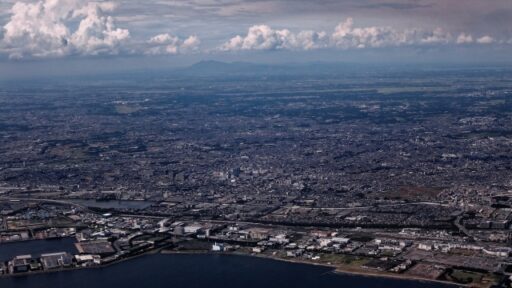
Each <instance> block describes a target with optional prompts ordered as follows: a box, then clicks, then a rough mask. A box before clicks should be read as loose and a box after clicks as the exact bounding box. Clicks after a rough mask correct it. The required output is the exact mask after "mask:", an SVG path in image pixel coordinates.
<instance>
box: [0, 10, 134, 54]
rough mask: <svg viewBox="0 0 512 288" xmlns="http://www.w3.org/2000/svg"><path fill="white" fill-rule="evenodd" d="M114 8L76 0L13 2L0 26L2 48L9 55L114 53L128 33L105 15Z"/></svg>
mask: <svg viewBox="0 0 512 288" xmlns="http://www.w3.org/2000/svg"><path fill="white" fill-rule="evenodd" d="M114 8H115V5H114V4H113V3H112V2H89V3H83V1H80V0H44V1H38V2H35V3H24V2H16V3H15V4H14V5H13V6H12V8H11V11H10V12H11V16H10V19H9V21H8V22H7V24H5V25H4V27H3V30H4V31H3V34H4V35H3V39H2V42H1V47H2V50H4V51H6V52H7V53H8V54H9V57H10V58H24V57H26V56H31V57H36V58H42V57H60V56H65V55H70V54H78V55H98V54H117V53H118V52H119V49H120V47H121V44H122V43H123V42H124V41H126V40H127V39H129V37H130V32H129V31H128V30H126V29H120V28H116V26H115V23H114V19H113V18H112V17H111V16H108V15H106V14H105V13H106V12H110V11H113V10H114ZM73 24H74V25H77V24H78V27H77V28H76V30H75V31H71V29H70V27H72V26H73Z"/></svg>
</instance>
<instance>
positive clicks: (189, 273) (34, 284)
mask: <svg viewBox="0 0 512 288" xmlns="http://www.w3.org/2000/svg"><path fill="white" fill-rule="evenodd" d="M0 287H2V288H18V287H24V288H47V287H75V288H76V287H78V288H81V287H83V288H88V287H96V288H112V287H123V288H139V287H151V288H168V287H173V288H180V287H183V288H185V287H187V288H188V287H222V288H231V287H233V288H235V287H237V288H238V287H244V288H245V287H247V288H253V287H254V288H274V287H275V288H282V287H294V288H310V287H326V288H330V287H333V288H340V287H341V288H344V287H347V288H348V287H350V288H352V287H353V288H368V287H371V288H389V287H393V288H418V287H422V288H444V287H454V286H453V285H447V284H443V283H435V282H418V281H412V280H401V279H389V278H375V277H366V276H359V275H349V274H338V273H333V270H332V269H331V268H329V267H323V266H315V265H307V264H300V263H288V262H283V261H276V260H272V259H263V258H258V257H250V256H239V255H219V254H152V255H144V256H140V257H137V258H134V259H130V260H128V261H123V262H120V263H117V264H115V265H110V266H105V267H99V268H96V269H80V270H68V271H59V272H55V273H42V274H34V275H27V276H22V277H6V278H1V279H0Z"/></svg>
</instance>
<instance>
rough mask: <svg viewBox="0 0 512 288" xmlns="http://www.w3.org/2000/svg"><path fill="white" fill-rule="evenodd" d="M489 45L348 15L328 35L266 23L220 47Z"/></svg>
mask: <svg viewBox="0 0 512 288" xmlns="http://www.w3.org/2000/svg"><path fill="white" fill-rule="evenodd" d="M475 42H476V43H480V44H489V43H493V42H495V40H494V39H493V38H492V37H490V36H484V37H481V38H478V39H476V40H475V39H474V38H473V36H472V35H471V34H466V33H461V34H459V35H458V36H457V37H454V36H453V35H452V34H451V33H450V32H448V31H446V30H444V29H443V28H440V27H438V28H435V29H432V30H427V29H417V28H410V29H402V30H400V29H395V28H393V27H387V26H382V27H381V26H369V27H356V26H355V25H354V20H353V19H352V18H348V19H346V20H345V21H343V22H341V23H339V24H338V25H337V26H336V27H335V28H334V31H333V32H332V33H331V34H330V35H329V34H327V33H325V32H315V31H310V30H307V31H300V32H298V33H293V32H291V31H290V30H288V29H281V30H276V29H272V28H271V27H269V26H267V25H256V26H252V27H250V28H249V30H248V32H247V34H246V35H244V36H242V35H237V36H235V37H233V38H231V39H230V40H229V41H227V42H226V43H224V44H223V45H222V46H221V47H220V50H222V51H237V50H279V49H290V50H311V49H318V48H337V49H342V50H343V49H363V48H381V47H399V46H406V45H409V46H428V45H446V44H469V43H475Z"/></svg>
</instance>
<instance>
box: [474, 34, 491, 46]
mask: <svg viewBox="0 0 512 288" xmlns="http://www.w3.org/2000/svg"><path fill="white" fill-rule="evenodd" d="M476 43H478V44H491V43H494V38H492V37H491V36H489V35H486V36H482V37H480V38H478V39H476Z"/></svg>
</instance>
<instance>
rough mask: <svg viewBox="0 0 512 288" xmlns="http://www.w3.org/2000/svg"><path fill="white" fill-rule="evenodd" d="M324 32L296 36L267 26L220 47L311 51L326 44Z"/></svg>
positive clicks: (230, 49) (310, 32)
mask: <svg viewBox="0 0 512 288" xmlns="http://www.w3.org/2000/svg"><path fill="white" fill-rule="evenodd" d="M326 40H327V34H326V33H325V32H315V31H311V30H306V31H301V32H299V33H297V34H295V33H292V32H291V31H290V30H288V29H282V30H274V29H272V28H271V27H270V26H267V25H255V26H252V27H250V28H249V31H248V32H247V35H246V36H240V35H237V36H235V37H233V38H231V39H230V40H229V41H227V42H226V43H224V44H223V45H222V46H221V48H220V49H221V50H222V51H237V50H280V49H289V50H311V49H316V48H322V47H324V46H325V45H326V43H327V41H326Z"/></svg>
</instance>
